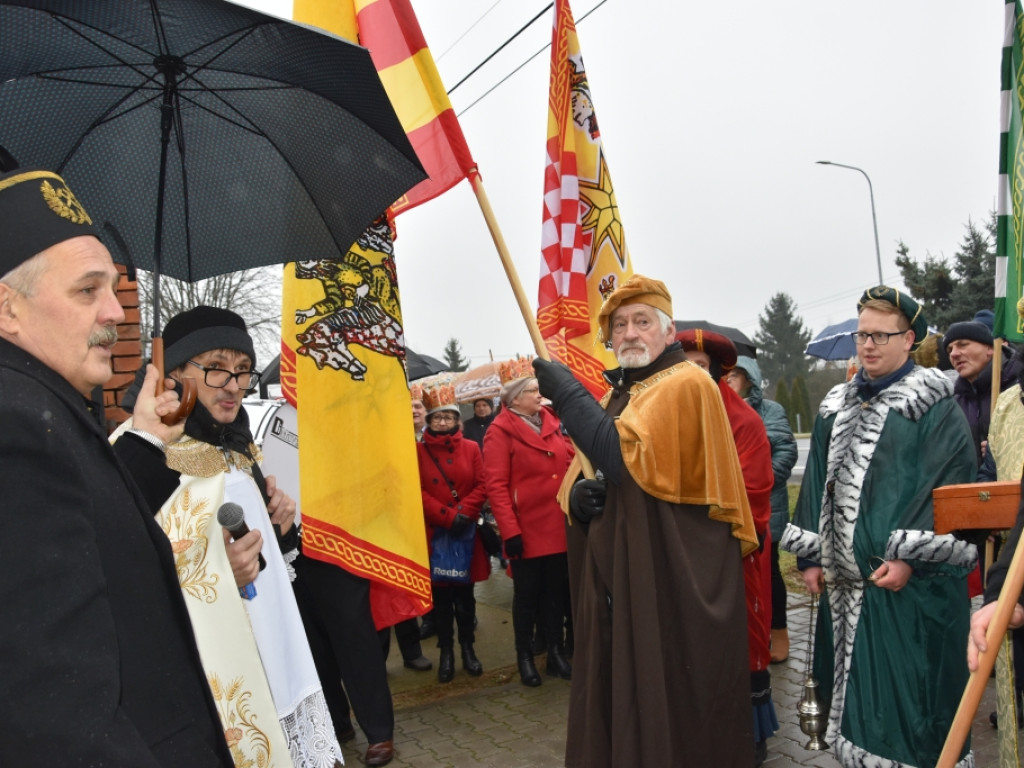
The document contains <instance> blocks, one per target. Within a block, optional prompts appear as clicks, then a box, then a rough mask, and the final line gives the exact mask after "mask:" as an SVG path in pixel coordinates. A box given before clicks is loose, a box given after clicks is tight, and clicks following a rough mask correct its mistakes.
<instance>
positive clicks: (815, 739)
mask: <svg viewBox="0 0 1024 768" xmlns="http://www.w3.org/2000/svg"><path fill="white" fill-rule="evenodd" d="M817 607H818V596H817V595H811V617H810V624H809V629H808V630H807V666H806V669H805V670H804V672H805V677H804V683H803V688H804V690H803V693H802V694H801V696H800V703H799V704H798V705H797V708H796V711H797V713H798V714H799V715H800V730H801V731H803V732H804V734H805V735H807V736H810V740H809V741H808V742H807V743H806V744H805V745H804V749H812V750H824V749H828V744H826V743H825V739H824V738H822V737H823V736H824V735H825V731H826V730H828V710H827V709H826V708H825V707H823V706H822V705H821V702H820V701H819V700H818V681H817V680H815V679H814V675H813V674H812V672H811V668H812V663H813V659H814V609H815V608H817Z"/></svg>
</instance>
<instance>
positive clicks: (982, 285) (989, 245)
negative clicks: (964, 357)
mask: <svg viewBox="0 0 1024 768" xmlns="http://www.w3.org/2000/svg"><path fill="white" fill-rule="evenodd" d="M991 216H992V218H991V220H990V221H989V224H988V226H987V227H986V228H981V227H978V226H977V225H975V223H974V222H973V221H971V220H970V219H968V221H967V227H966V229H967V231H966V232H965V233H964V238H963V240H961V241H960V248H959V249H958V250H957V252H956V256H955V257H954V258H955V261H954V265H953V269H954V271H955V272H956V275H957V278H958V280H957V283H956V285H955V286H954V287H953V293H952V302H951V304H952V306H951V313H952V315H953V316H952V317H951V318H950V322H954V323H955V322H957V321H959V320H970V319H971V318H973V317H974V313H975V312H977V311H978V310H979V309H986V308H987V309H991V308H992V306H993V304H994V302H995V275H996V254H995V248H994V243H995V238H994V237H992V236H991V235H990V232H991V231H992V230H993V229H994V227H995V214H994V213H993V214H992V215H991ZM986 230H988V231H986ZM928 319H929V320H930V321H931V318H928ZM932 322H933V323H934V321H932ZM947 326H948V323H947V324H946V325H943V326H941V327H942V328H945V327H947Z"/></svg>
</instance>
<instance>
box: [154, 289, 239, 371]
mask: <svg viewBox="0 0 1024 768" xmlns="http://www.w3.org/2000/svg"><path fill="white" fill-rule="evenodd" d="M211 349H234V350H236V351H238V352H244V353H245V354H247V355H248V356H249V359H250V360H251V361H252V367H253V368H254V369H255V368H256V350H255V349H254V348H253V345H252V338H251V337H250V336H249V332H248V330H246V327H245V320H243V319H242V318H241V317H240V316H238V315H236V314H235V313H234V312H231V311H230V310H227V309H220V308H219V307H207V306H203V305H200V306H198V307H196V308H195V309H190V310H188V311H187V312H182V313H181V314H178V315H175V316H174V317H172V318H171V319H170V321H169V322H168V323H167V325H166V326H164V372H165V373H170V372H171V371H173V370H174V369H176V368H180V367H181V366H183V365H184V364H185V363H186V361H188V360H190V359H191V358H193V357H195V356H196V355H201V354H203V353H204V352H209V351H210V350H211Z"/></svg>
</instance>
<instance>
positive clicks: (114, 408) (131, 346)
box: [103, 264, 142, 431]
mask: <svg viewBox="0 0 1024 768" xmlns="http://www.w3.org/2000/svg"><path fill="white" fill-rule="evenodd" d="M117 269H118V271H119V272H120V273H121V282H120V283H118V286H117V298H118V299H119V300H120V302H121V306H122V307H124V322H123V323H121V324H120V325H118V326H117V344H116V345H115V346H114V360H113V368H114V375H113V376H112V377H111V379H110V381H108V382H107V385H106V387H104V389H103V405H104V407H105V409H106V417H107V429H109V430H111V431H113V430H114V429H115V428H116V427H117V426H118V425H119V424H120V423H121V422H123V421H124V420H125V419H127V418H128V414H127V413H126V412H125V411H124V410H122V409H121V398H122V397H123V395H124V392H125V390H126V389H128V386H129V385H130V384H131V383H132V380H133V379H134V378H135V372H136V371H137V370H139V368H141V367H142V343H141V339H140V334H139V311H140V310H139V288H138V284H137V283H136V282H135V281H131V280H129V279H128V277H127V274H126V272H125V268H124V267H123V266H121V265H120V264H119V265H117Z"/></svg>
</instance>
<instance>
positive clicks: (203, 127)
mask: <svg viewBox="0 0 1024 768" xmlns="http://www.w3.org/2000/svg"><path fill="white" fill-rule="evenodd" d="M0 29H2V30H3V34H4V39H5V41H6V43H5V44H4V45H2V46H0V144H2V145H4V146H5V147H6V148H7V149H8V150H9V151H10V152H11V153H12V154H13V155H14V157H16V158H17V159H18V161H19V162H20V163H21V164H22V166H42V167H45V168H48V169H51V170H55V171H57V172H59V173H61V174H62V175H63V176H64V178H65V179H67V181H68V183H69V184H70V186H71V187H72V188H73V189H74V190H75V192H76V194H77V195H78V196H79V197H80V198H81V200H82V201H83V203H84V205H85V206H86V210H88V211H89V213H90V215H91V216H92V217H93V219H94V221H95V222H96V223H97V224H98V225H99V226H100V227H101V228H102V226H103V225H104V224H105V223H108V222H109V223H112V224H113V225H114V227H115V228H116V230H117V231H118V232H119V233H120V235H121V236H122V237H123V239H124V241H125V243H126V246H127V250H128V251H129V253H130V254H131V259H132V260H133V261H134V263H135V266H138V267H141V268H143V269H147V270H150V271H152V272H154V273H155V274H156V275H157V276H159V275H160V274H166V275H171V276H173V277H176V278H179V279H182V280H188V281H195V280H201V279H203V278H206V277H211V276H213V275H218V274H224V273H227V272H234V271H237V270H241V269H249V268H252V267H257V266H262V265H267V264H274V263H280V262H286V261H294V260H296V259H300V258H305V259H310V258H316V259H322V258H330V257H332V256H337V255H340V254H344V253H345V252H346V251H347V250H348V248H349V246H350V245H351V244H352V243H353V242H355V240H356V238H357V237H358V236H359V234H361V233H362V232H363V230H364V229H365V228H366V227H367V226H368V225H369V224H370V222H371V221H373V220H374V219H375V218H376V217H378V216H379V215H380V214H381V213H382V212H383V211H384V210H385V209H386V208H387V207H388V206H389V205H390V204H391V203H392V202H394V201H395V200H396V199H397V198H398V197H400V196H401V195H402V194H403V193H404V192H405V191H406V190H407V189H409V188H410V187H411V186H413V185H414V184H416V183H417V182H419V181H420V180H422V179H423V178H424V173H423V171H422V168H421V166H420V164H419V161H418V159H417V158H416V154H415V152H414V151H413V149H412V146H411V145H410V144H409V141H408V139H406V136H405V132H404V131H403V130H402V127H401V124H400V123H399V121H398V118H397V117H396V115H395V113H394V110H393V109H392V107H391V103H390V101H389V100H388V97H387V94H386V93H385V91H384V88H383V86H382V85H381V82H380V78H379V77H378V76H377V72H376V70H375V69H374V66H373V62H372V61H371V59H370V55H369V52H368V51H366V49H364V48H361V47H359V46H357V45H354V44H352V43H349V42H347V41H344V40H342V39H341V38H338V37H335V36H333V35H328V34H326V33H322V32H318V31H316V30H314V29H312V28H308V27H303V26H300V25H298V24H293V23H291V22H287V21H282V20H280V19H275V18H273V17H270V16H266V15H264V14H261V13H258V12H256V11H252V10H249V9H247V8H242V7H240V6H237V5H233V4H231V3H227V2H221V0H166V1H164V2H160V1H159V0H90V1H89V2H78V1H77V0H0ZM111 250H112V251H113V252H114V255H115V258H116V259H119V260H123V259H124V254H120V253H118V251H119V249H118V248H115V247H113V246H112V247H111ZM154 329H155V330H159V325H158V323H155V324H154Z"/></svg>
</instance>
